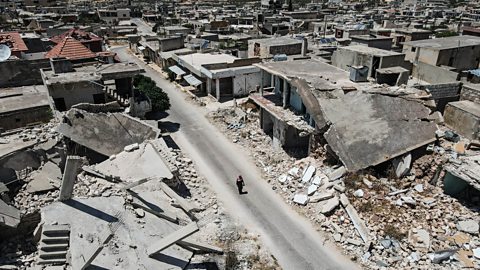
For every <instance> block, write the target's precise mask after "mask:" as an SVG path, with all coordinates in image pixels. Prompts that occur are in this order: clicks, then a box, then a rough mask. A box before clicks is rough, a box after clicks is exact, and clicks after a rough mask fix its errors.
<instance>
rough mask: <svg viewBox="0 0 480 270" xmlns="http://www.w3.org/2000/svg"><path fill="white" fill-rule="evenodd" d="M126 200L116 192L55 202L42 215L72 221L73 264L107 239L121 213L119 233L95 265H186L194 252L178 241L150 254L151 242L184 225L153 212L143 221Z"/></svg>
mask: <svg viewBox="0 0 480 270" xmlns="http://www.w3.org/2000/svg"><path fill="white" fill-rule="evenodd" d="M124 204H125V202H124V200H123V199H122V198H121V197H116V196H112V197H108V198H105V197H95V198H88V199H75V200H69V201H66V202H65V203H61V202H54V203H52V204H51V205H48V206H46V207H44V208H43V209H42V217H43V221H44V222H45V224H51V223H53V222H58V223H59V224H70V228H71V234H70V238H71V241H70V252H71V257H72V266H73V267H81V266H83V265H84V264H85V262H86V259H87V257H88V254H91V251H92V250H95V249H96V248H97V247H98V246H99V245H100V244H101V243H102V242H103V241H104V239H103V238H102V235H104V232H105V231H107V230H108V227H109V224H111V223H112V222H115V221H117V218H116V216H118V215H117V214H118V213H120V214H121V215H122V217H123V218H122V220H121V222H120V224H119V226H118V229H117V231H116V233H115V234H114V236H113V238H112V239H111V240H110V242H109V244H108V245H106V246H105V247H104V249H103V250H102V252H101V253H100V254H98V256H97V257H96V258H95V260H93V262H92V267H93V266H95V267H97V268H100V269H102V268H103V269H137V268H138V266H139V265H142V267H144V268H145V269H183V268H184V267H185V266H186V265H187V264H188V261H189V260H190V258H191V257H192V252H190V251H188V250H185V249H183V248H181V247H178V246H176V245H173V246H170V247H169V248H167V249H165V250H163V252H162V254H161V255H159V256H155V257H153V258H150V257H149V256H148V255H147V248H148V246H149V245H150V244H151V243H153V242H157V241H160V240H161V239H163V238H164V237H166V236H167V235H169V234H170V233H172V232H175V231H177V230H178V229H179V228H181V226H179V225H176V224H173V223H171V222H169V221H166V220H163V219H160V218H158V217H156V216H154V215H152V214H150V213H145V217H143V218H142V221H144V222H142V224H140V223H138V222H137V220H138V218H136V216H135V213H134V212H133V211H129V210H126V209H125V207H124ZM132 247H135V248H132ZM77 269H78V268H77Z"/></svg>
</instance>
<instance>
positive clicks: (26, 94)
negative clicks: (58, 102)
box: [0, 85, 49, 113]
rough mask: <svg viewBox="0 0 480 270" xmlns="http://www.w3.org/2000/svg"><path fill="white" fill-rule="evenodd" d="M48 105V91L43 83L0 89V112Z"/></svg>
mask: <svg viewBox="0 0 480 270" xmlns="http://www.w3.org/2000/svg"><path fill="white" fill-rule="evenodd" d="M43 106H49V103H48V91H47V88H46V87H45V86H43V85H31V86H22V87H13V88H2V89H0V113H7V112H14V111H20V110H25V109H30V108H36V107H43Z"/></svg>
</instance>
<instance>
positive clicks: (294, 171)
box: [288, 167, 300, 177]
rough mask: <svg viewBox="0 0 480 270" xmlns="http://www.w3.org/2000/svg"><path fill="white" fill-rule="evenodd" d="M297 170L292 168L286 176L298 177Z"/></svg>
mask: <svg viewBox="0 0 480 270" xmlns="http://www.w3.org/2000/svg"><path fill="white" fill-rule="evenodd" d="M299 170H300V169H299V168H298V167H293V168H291V169H290V170H288V174H290V175H291V176H295V177H296V176H298V172H299Z"/></svg>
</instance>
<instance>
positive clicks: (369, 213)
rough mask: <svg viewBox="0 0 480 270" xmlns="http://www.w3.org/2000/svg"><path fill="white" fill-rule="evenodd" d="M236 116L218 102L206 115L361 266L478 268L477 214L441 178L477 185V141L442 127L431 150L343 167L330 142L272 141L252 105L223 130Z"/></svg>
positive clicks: (433, 139)
mask: <svg viewBox="0 0 480 270" xmlns="http://www.w3.org/2000/svg"><path fill="white" fill-rule="evenodd" d="M238 107H242V104H240V105H239V106H238ZM238 107H237V110H238ZM235 114H236V112H234V111H233V110H229V109H228V108H223V109H220V110H218V111H213V112H212V113H211V114H210V119H211V121H212V122H213V123H214V124H216V125H217V126H218V128H219V129H220V130H221V131H223V132H225V133H226V134H227V136H229V137H230V138H232V139H234V140H235V141H236V143H237V144H238V145H241V146H243V147H245V148H247V149H248V150H250V151H251V155H252V157H253V158H254V160H256V162H257V163H256V164H257V166H258V167H259V168H260V169H261V170H262V172H263V175H264V178H265V179H266V181H267V182H269V183H270V184H271V185H272V187H273V189H274V190H276V191H277V192H278V193H280V194H281V195H282V196H283V197H284V198H285V201H286V202H287V203H289V204H291V205H292V206H293V207H294V209H296V210H297V211H299V212H300V213H302V214H304V215H305V216H306V217H308V218H309V219H310V220H312V222H313V223H314V224H315V225H317V226H318V228H319V230H322V231H323V232H325V233H327V234H328V235H329V237H328V238H329V239H331V241H333V242H335V243H337V244H338V245H340V246H341V247H343V249H344V251H345V253H347V254H349V255H351V256H352V258H355V259H358V260H359V261H361V262H362V264H364V265H365V267H366V268H368V269H380V268H384V267H392V268H395V269H415V268H419V266H421V267H423V268H434V269H451V268H460V267H469V266H471V265H472V264H473V265H474V266H475V267H480V260H479V259H478V258H477V257H475V254H476V255H477V256H479V257H480V255H479V254H480V252H479V251H478V250H477V249H479V248H480V237H479V227H478V226H479V221H480V216H479V214H478V213H477V212H475V211H472V210H470V209H469V206H468V203H467V204H463V202H462V201H459V200H457V199H456V198H452V197H450V196H448V195H447V194H446V193H447V190H448V189H449V188H450V185H449V183H448V182H444V181H442V180H445V181H447V178H448V177H446V175H447V176H448V174H449V173H450V174H451V175H452V176H453V178H452V181H454V182H453V183H460V180H462V181H463V182H466V183H468V184H461V185H458V184H456V185H454V187H457V188H458V187H459V186H462V189H460V190H459V191H458V192H461V191H462V190H464V189H465V188H468V187H469V186H470V187H473V188H476V189H479V190H480V184H478V183H480V173H478V171H479V170H477V167H478V164H480V162H479V161H477V159H478V156H480V153H479V152H476V151H478V150H476V149H475V147H473V148H472V149H468V142H467V143H466V144H465V147H461V149H459V147H458V146H457V147H456V146H455V141H456V142H458V141H461V140H460V139H459V138H457V136H458V135H456V134H455V133H454V132H451V131H449V130H446V129H439V131H441V133H442V134H441V136H438V135H439V132H437V133H436V134H437V141H435V138H430V137H428V139H426V140H425V141H424V142H433V144H432V146H431V148H430V146H429V147H427V146H425V148H424V149H426V150H427V151H426V152H422V151H410V152H409V151H407V152H405V153H404V154H402V155H400V156H399V157H398V158H396V159H393V161H391V162H386V163H385V164H381V165H379V167H380V168H382V169H381V170H380V169H377V168H369V169H367V170H363V171H362V170H360V171H356V172H348V171H347V169H346V168H345V166H342V164H338V163H335V162H334V163H332V162H331V160H329V158H328V155H329V154H328V147H327V148H323V147H319V148H317V149H315V151H312V153H311V154H310V156H308V157H304V158H294V157H292V155H291V153H289V154H287V153H286V152H285V151H284V150H282V149H278V148H275V147H272V138H271V137H270V136H268V135H267V134H265V133H264V132H263V131H262V130H261V129H260V128H259V127H260V125H259V118H258V117H259V115H258V112H257V111H255V110H252V111H250V112H249V113H248V114H247V115H246V117H245V118H246V121H245V122H244V124H245V127H243V128H242V129H241V130H232V129H228V128H227V126H228V123H229V121H230V120H228V119H230V118H233V119H235ZM428 129H430V126H428ZM433 133H434V132H432V134H433ZM425 138H426V137H425ZM422 143H423V142H422ZM462 145H463V144H462ZM428 149H431V151H430V152H428ZM463 149H465V151H464V150H463ZM458 192H457V193H458ZM462 194H463V193H462ZM473 194H474V195H473V196H474V197H473V198H470V200H472V199H473V202H478V201H479V200H480V199H479V198H480V195H478V194H476V193H473ZM459 234H463V235H462V236H459ZM451 237H454V238H451ZM449 239H452V240H449ZM359 246H360V247H362V248H358V247H359ZM433 265H435V266H433Z"/></svg>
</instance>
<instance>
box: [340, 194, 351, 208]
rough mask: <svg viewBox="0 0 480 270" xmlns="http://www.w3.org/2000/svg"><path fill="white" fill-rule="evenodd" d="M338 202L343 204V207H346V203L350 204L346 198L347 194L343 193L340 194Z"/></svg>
mask: <svg viewBox="0 0 480 270" xmlns="http://www.w3.org/2000/svg"><path fill="white" fill-rule="evenodd" d="M340 203H341V204H342V205H343V207H346V206H347V205H349V204H350V201H349V200H348V198H347V195H345V194H343V193H342V194H340Z"/></svg>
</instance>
